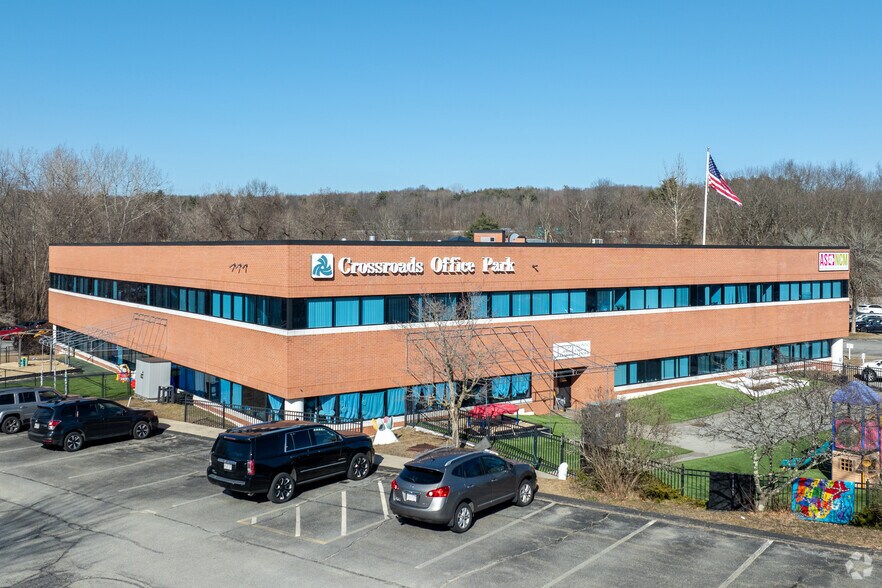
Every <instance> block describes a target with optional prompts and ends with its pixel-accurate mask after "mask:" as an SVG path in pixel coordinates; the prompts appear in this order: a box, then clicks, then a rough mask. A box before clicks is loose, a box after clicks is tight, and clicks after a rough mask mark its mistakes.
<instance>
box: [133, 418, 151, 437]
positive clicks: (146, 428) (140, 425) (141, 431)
mask: <svg viewBox="0 0 882 588" xmlns="http://www.w3.org/2000/svg"><path fill="white" fill-rule="evenodd" d="M149 436H150V423H148V422H147V421H138V422H137V423H135V426H134V427H132V437H133V438H134V439H146V438H147V437H149Z"/></svg>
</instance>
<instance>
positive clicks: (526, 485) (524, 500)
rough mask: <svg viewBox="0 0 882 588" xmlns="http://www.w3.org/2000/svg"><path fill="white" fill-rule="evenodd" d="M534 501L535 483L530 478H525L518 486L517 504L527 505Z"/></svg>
mask: <svg viewBox="0 0 882 588" xmlns="http://www.w3.org/2000/svg"><path fill="white" fill-rule="evenodd" d="M531 502H533V484H532V483H531V482H530V480H524V481H522V482H521V485H520V486H518V495H517V496H516V497H515V504H517V505H518V506H527V505H528V504H530V503H531Z"/></svg>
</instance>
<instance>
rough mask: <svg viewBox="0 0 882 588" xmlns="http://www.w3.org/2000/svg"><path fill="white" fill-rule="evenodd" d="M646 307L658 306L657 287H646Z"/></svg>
mask: <svg viewBox="0 0 882 588" xmlns="http://www.w3.org/2000/svg"><path fill="white" fill-rule="evenodd" d="M646 308H658V288H646Z"/></svg>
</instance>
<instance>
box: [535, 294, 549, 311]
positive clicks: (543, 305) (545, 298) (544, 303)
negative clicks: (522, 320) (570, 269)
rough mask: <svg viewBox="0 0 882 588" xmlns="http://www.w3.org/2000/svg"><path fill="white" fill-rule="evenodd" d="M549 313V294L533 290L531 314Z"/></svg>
mask: <svg viewBox="0 0 882 588" xmlns="http://www.w3.org/2000/svg"><path fill="white" fill-rule="evenodd" d="M550 313H551V294H549V293H548V292H533V314H534V315H541V314H550Z"/></svg>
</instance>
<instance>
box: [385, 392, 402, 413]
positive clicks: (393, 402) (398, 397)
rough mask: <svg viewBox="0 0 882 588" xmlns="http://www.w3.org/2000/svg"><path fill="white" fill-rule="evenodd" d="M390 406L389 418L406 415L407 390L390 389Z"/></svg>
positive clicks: (388, 401) (388, 400)
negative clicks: (405, 397)
mask: <svg viewBox="0 0 882 588" xmlns="http://www.w3.org/2000/svg"><path fill="white" fill-rule="evenodd" d="M387 394H388V399H387V403H388V405H389V409H388V411H387V412H388V413H389V416H400V415H403V414H404V396H405V395H406V394H407V389H406V388H389V390H388V391H387Z"/></svg>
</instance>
